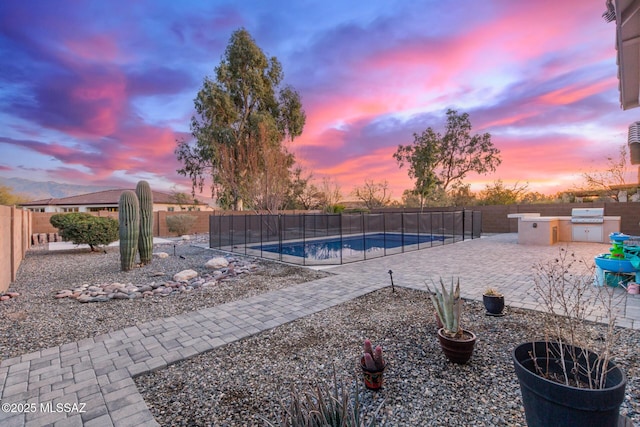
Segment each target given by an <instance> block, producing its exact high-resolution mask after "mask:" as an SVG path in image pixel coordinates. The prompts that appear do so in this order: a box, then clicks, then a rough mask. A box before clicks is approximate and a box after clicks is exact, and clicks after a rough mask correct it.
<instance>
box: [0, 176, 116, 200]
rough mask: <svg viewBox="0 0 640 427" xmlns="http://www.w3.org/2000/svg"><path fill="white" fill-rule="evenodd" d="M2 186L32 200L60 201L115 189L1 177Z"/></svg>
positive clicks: (0, 183)
mask: <svg viewBox="0 0 640 427" xmlns="http://www.w3.org/2000/svg"><path fill="white" fill-rule="evenodd" d="M0 185H4V186H6V187H9V188H11V189H12V193H13V194H16V195H21V196H24V197H27V198H29V199H30V200H42V199H51V198H53V199H59V198H61V197H69V196H77V195H78V194H85V193H95V192H96V191H104V190H111V189H113V187H101V186H97V185H74V184H61V183H59V182H54V181H46V182H45V181H31V180H29V179H22V178H3V177H0Z"/></svg>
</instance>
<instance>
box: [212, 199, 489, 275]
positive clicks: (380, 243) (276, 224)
mask: <svg viewBox="0 0 640 427" xmlns="http://www.w3.org/2000/svg"><path fill="white" fill-rule="evenodd" d="M481 221H482V218H481V212H478V211H470V210H467V211H455V212H383V213H375V214H367V213H357V214H280V215H278V214H275V215H273V214H262V215H211V216H210V217H209V247H211V248H213V249H220V250H224V251H228V252H236V253H241V254H244V255H251V256H257V257H261V258H266V259H274V260H278V261H284V262H289V263H293V264H301V265H324V264H326V265H332V264H343V263H348V262H355V261H362V260H366V259H371V258H377V257H381V256H385V255H392V254H397V253H403V252H408V251H414V250H419V249H424V248H429V247H432V246H438V245H445V244H449V243H455V242H459V241H463V240H465V239H474V238H478V237H480V228H481Z"/></svg>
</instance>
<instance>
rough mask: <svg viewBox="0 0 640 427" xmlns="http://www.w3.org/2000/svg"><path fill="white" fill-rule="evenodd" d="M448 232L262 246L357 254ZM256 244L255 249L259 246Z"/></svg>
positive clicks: (294, 252)
mask: <svg viewBox="0 0 640 427" xmlns="http://www.w3.org/2000/svg"><path fill="white" fill-rule="evenodd" d="M444 239H445V236H434V235H429V234H404V235H402V234H392V233H375V234H368V235H358V236H348V237H344V236H343V237H342V239H340V237H339V236H336V237H331V238H327V239H319V240H312V241H295V242H283V243H282V245H280V244H278V243H274V244H268V245H262V250H263V251H267V252H272V253H277V254H282V255H290V256H295V257H300V258H306V259H312V260H327V259H332V258H340V257H350V256H357V255H361V254H363V253H372V252H381V251H384V250H385V249H393V248H399V247H401V246H409V245H417V244H421V243H431V242H434V241H438V242H442V241H444ZM260 248H261V247H260V246H253V247H252V249H258V250H259V249H260Z"/></svg>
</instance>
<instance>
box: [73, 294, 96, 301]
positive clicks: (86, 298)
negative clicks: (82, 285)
mask: <svg viewBox="0 0 640 427" xmlns="http://www.w3.org/2000/svg"><path fill="white" fill-rule="evenodd" d="M76 301H78V302H91V301H93V298H92V297H91V295H87V294H82V295H80V296H79V297H78V298H76Z"/></svg>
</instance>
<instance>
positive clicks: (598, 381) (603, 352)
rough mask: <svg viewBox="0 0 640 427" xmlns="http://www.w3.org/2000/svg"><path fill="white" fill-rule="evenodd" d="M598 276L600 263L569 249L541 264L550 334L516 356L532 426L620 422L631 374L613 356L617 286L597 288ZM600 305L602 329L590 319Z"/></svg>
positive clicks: (538, 271)
mask: <svg viewBox="0 0 640 427" xmlns="http://www.w3.org/2000/svg"><path fill="white" fill-rule="evenodd" d="M593 277H594V275H593V267H590V266H589V264H587V263H586V262H585V261H584V260H578V259H577V258H576V257H575V255H574V254H571V255H569V254H568V252H567V251H566V250H565V249H561V250H560V255H559V256H558V257H557V258H556V259H555V260H552V261H549V262H547V263H542V264H537V265H536V266H535V268H534V281H533V283H534V285H533V289H534V291H535V294H537V296H538V300H539V301H540V302H541V303H542V304H543V306H544V308H545V309H546V314H545V322H544V325H543V332H544V339H542V340H534V341H533V342H526V343H523V344H520V345H519V346H517V347H516V348H515V350H514V351H513V354H512V358H513V362H514V366H515V371H516V375H517V377H518V381H519V383H520V390H521V393H522V401H523V403H524V410H525V416H526V419H527V424H528V425H529V426H530V427H535V426H549V425H562V426H583V425H597V426H617V425H618V418H619V410H620V405H621V404H622V401H623V400H624V390H625V386H626V377H625V374H624V372H623V371H622V370H621V369H620V368H619V367H618V366H617V365H616V364H615V363H614V361H613V351H614V346H615V340H616V335H617V334H616V330H615V323H616V320H615V313H614V312H613V311H612V308H613V307H614V306H615V303H616V301H614V291H613V290H612V289H613V288H609V287H607V286H604V287H594V286H592V284H593ZM594 310H598V312H599V313H600V315H602V316H604V318H605V319H607V320H608V323H607V325H606V327H605V328H606V331H605V332H604V333H603V334H600V333H594V331H593V328H594V325H593V324H590V323H589V322H588V321H587V316H589V315H590V314H591V313H593V311H594ZM594 337H595V338H594Z"/></svg>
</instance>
